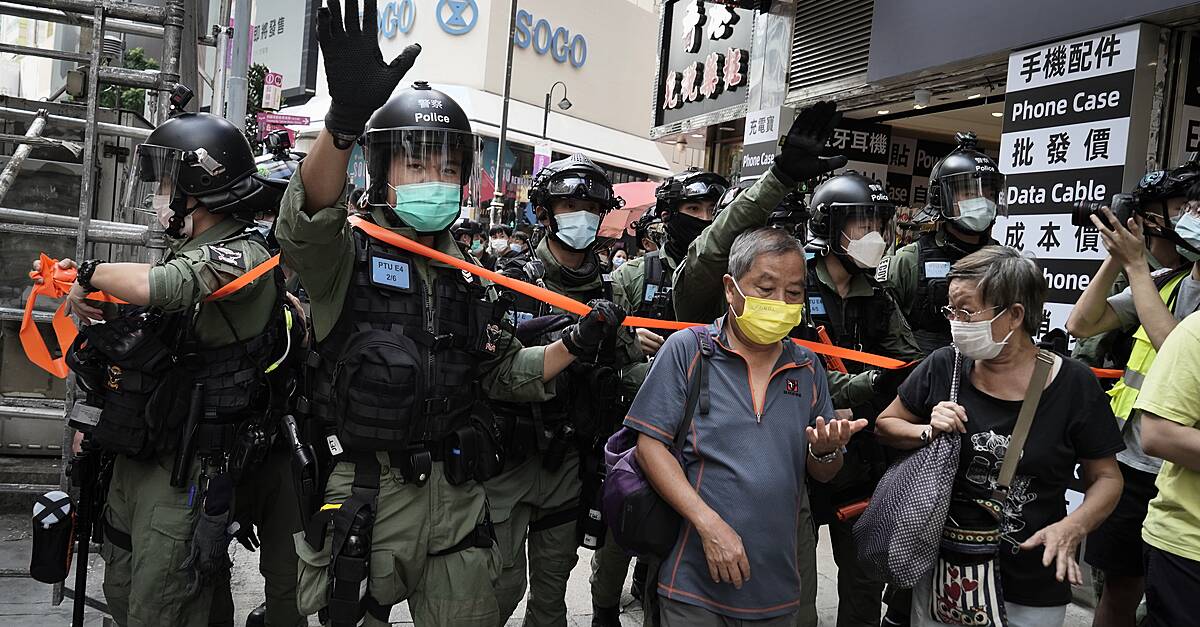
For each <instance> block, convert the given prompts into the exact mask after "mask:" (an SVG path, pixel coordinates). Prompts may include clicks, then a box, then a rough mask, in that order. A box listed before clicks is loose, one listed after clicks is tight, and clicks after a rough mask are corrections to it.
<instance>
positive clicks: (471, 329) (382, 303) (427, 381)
mask: <svg viewBox="0 0 1200 627" xmlns="http://www.w3.org/2000/svg"><path fill="white" fill-rule="evenodd" d="M354 242H355V264H354V271H353V275H352V278H351V283H350V286H349V288H348V289H347V292H346V300H345V304H344V305H343V307H342V313H341V315H340V316H339V318H338V321H337V324H336V325H335V326H334V328H333V329H332V330H331V331H330V333H329V335H328V337H326V338H325V339H324V340H322V341H321V342H320V343H319V344H318V345H317V347H316V350H315V352H314V353H313V354H312V356H311V358H310V360H309V367H310V369H311V370H312V372H310V373H309V374H310V376H309V377H308V380H309V381H310V383H311V385H310V387H311V400H312V413H313V414H314V415H315V416H316V417H317V418H318V419H319V420H320V421H321V422H322V424H324V425H325V428H326V429H327V430H331V431H332V432H333V433H336V435H337V437H338V440H339V441H340V443H341V444H342V445H343V446H345V448H346V449H347V450H350V451H357V452H368V451H389V452H400V451H405V450H413V449H420V450H425V451H428V452H429V453H430V454H431V455H432V459H433V461H438V460H439V459H441V457H440V455H441V454H442V450H441V445H442V444H443V443H444V442H445V441H446V440H447V439H448V436H450V435H451V434H452V433H453V432H455V430H457V429H460V428H462V427H464V426H466V425H468V424H469V423H470V419H471V416H472V408H473V407H474V406H475V400H476V399H475V394H474V391H475V390H476V389H477V387H478V381H479V377H480V363H481V362H483V361H484V360H485V359H487V358H489V357H493V356H494V355H495V354H496V352H497V350H496V347H495V342H496V341H497V339H498V335H499V327H498V326H497V325H496V324H495V321H493V319H492V312H493V305H492V303H490V302H488V300H487V294H486V290H485V288H484V287H483V286H482V285H481V284H480V283H479V282H478V280H475V279H472V280H467V278H465V277H464V276H463V273H462V272H459V271H458V270H453V269H448V268H440V267H431V268H430V270H431V274H432V276H433V284H432V285H431V286H427V285H425V284H424V282H423V281H422V279H421V277H420V274H419V273H418V272H417V271H416V270H415V268H414V267H413V263H414V260H413V257H412V256H411V255H409V254H408V253H406V252H403V251H401V250H399V249H396V248H393V247H391V246H388V245H387V244H384V243H382V242H378V241H375V240H372V239H370V238H369V237H367V236H366V235H365V234H364V233H362V232H361V231H358V230H355V231H354Z"/></svg>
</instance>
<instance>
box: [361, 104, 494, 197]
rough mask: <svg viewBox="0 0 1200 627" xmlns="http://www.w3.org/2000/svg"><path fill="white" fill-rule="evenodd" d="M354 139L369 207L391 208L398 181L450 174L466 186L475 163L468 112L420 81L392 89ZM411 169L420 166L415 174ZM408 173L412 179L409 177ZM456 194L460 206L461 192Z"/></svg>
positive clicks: (474, 140)
mask: <svg viewBox="0 0 1200 627" xmlns="http://www.w3.org/2000/svg"><path fill="white" fill-rule="evenodd" d="M359 141H360V142H361V143H362V145H363V156H364V157H365V158H366V161H367V179H368V183H367V194H366V198H367V204H368V205H374V206H383V207H392V208H394V205H395V196H394V194H393V193H392V187H393V186H395V185H398V184H400V183H399V181H400V180H408V182H412V183H425V182H438V181H439V180H441V181H442V182H445V179H446V178H453V180H454V181H456V182H457V183H458V184H459V185H460V186H462V187H465V186H466V184H467V182H468V181H469V180H470V178H471V173H472V168H473V166H474V165H475V164H476V163H477V162H478V159H477V156H478V152H479V139H478V137H477V136H476V135H475V133H474V132H473V131H472V130H471V121H470V120H469V119H468V118H467V114H466V113H465V112H464V111H463V109H462V107H461V106H459V104H458V103H457V102H455V101H454V99H453V98H451V97H450V96H447V95H446V94H444V93H442V92H441V91H438V90H436V89H433V88H432V87H430V86H429V83H427V82H425V81H417V82H415V83H413V85H412V87H410V88H407V89H403V90H401V91H399V92H396V93H395V94H393V95H392V97H391V98H390V99H388V101H387V102H386V103H384V104H383V106H382V107H379V108H378V109H376V110H375V113H374V114H372V115H371V118H370V119H369V120H367V127H366V131H365V132H364V133H363V136H362V138H361V139H360V140H359ZM398 157H405V159H406V161H405V162H401V161H399V160H398ZM413 168H419V169H420V171H419V173H417V172H415V171H413V170H412V169H413ZM399 176H404V177H405V179H400V178H399ZM410 176H415V178H414V179H412V180H409V179H408V177H410ZM459 194H460V198H459V204H460V205H461V204H462V202H461V201H462V199H461V194H462V191H461V190H460V192H459Z"/></svg>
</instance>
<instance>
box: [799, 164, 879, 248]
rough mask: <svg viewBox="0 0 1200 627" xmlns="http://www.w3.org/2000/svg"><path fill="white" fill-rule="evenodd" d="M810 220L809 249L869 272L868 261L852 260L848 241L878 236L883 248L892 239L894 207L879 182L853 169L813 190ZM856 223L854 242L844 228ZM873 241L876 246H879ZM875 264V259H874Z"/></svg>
mask: <svg viewBox="0 0 1200 627" xmlns="http://www.w3.org/2000/svg"><path fill="white" fill-rule="evenodd" d="M809 211H810V212H811V214H812V217H811V218H810V219H809V222H808V230H809V232H810V233H811V234H812V241H811V242H809V245H808V248H809V249H810V250H814V251H817V252H820V253H822V254H830V253H832V254H834V255H837V256H839V257H842V258H843V259H844V260H848V261H854V262H855V263H847V264H844V265H845V266H846V268H847V269H848V270H856V269H859V270H869V269H872V268H873V266H872V265H871V263H870V262H869V261H864V260H861V259H854V258H852V257H851V255H850V251H849V250H848V249H847V245H848V244H849V243H850V242H851V241H855V240H859V239H862V238H863V237H865V236H867V235H869V234H870V233H872V232H875V233H878V234H879V236H880V238H882V241H883V243H884V244H885V247H886V245H887V244H890V243H891V242H892V241H893V240H894V237H893V233H892V229H893V228H894V223H893V220H892V219H893V218H894V217H895V215H896V205H895V204H893V203H892V199H891V198H889V197H888V194H887V190H886V189H885V188H884V186H883V185H882V184H880V183H879V182H877V181H875V180H873V179H870V178H867V177H866V176H863V175H861V174H859V173H857V172H854V171H852V170H847V171H846V172H845V173H844V174H840V175H838V176H834V177H831V178H829V179H828V180H826V181H825V182H824V183H821V184H820V185H818V186H817V188H816V189H815V190H813V194H812V199H811V200H810V201H809ZM851 222H855V223H856V224H855V225H856V226H857V227H858V229H859V233H858V234H857V236H856V237H854V238H853V240H852V239H851V238H850V237H849V236H847V235H846V233H845V230H846V228H847V225H848V224H849V223H851ZM878 241H879V240H876V246H878ZM873 261H874V262H875V263H878V260H877V259H875V260H873Z"/></svg>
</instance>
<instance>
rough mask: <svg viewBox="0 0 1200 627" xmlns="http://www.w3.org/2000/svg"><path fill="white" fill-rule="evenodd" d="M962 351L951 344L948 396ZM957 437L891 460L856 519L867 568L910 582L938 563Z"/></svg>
mask: <svg viewBox="0 0 1200 627" xmlns="http://www.w3.org/2000/svg"><path fill="white" fill-rule="evenodd" d="M961 364H962V356H961V355H960V354H959V352H958V349H957V348H956V349H954V374H953V377H952V378H951V380H950V401H951V402H955V403H957V402H958V383H959V376H960V367H961ZM960 441H961V438H960V437H958V434H953V435H952V436H950V437H945V436H944V435H942V436H938V437H936V438H934V440H933V441H932V442H930V443H929V444H927V445H925V446H923V447H921V448H919V449H917V450H915V451H913V452H912V453H911V454H910V455H909V456H907V457H905V458H903V459H901V460H900V461H898V462H896V463H895V464H892V466H891V467H890V468H888V469H887V471H886V472H885V473H884V474H883V478H882V479H880V480H879V485H878V486H876V488H875V493H874V494H873V495H871V502H870V504H869V505H867V509H866V511H864V512H863V514H862V516H860V517H859V519H858V522H856V523H855V524H854V543H855V545H856V546H857V547H858V559H859V561H860V562H861V563H863V565H864V568H863V570H864V571H865V572H873V573H877V575H876V576H877V577H878V579H879V580H881V581H883V582H885V583H889V584H892V585H895V586H899V587H901V588H912V587H913V586H914V585H916V583H917V582H918V581H919V580H920V579H921V577H924V576H925V575H927V574H929V572H930V571H931V570H933V567H934V564H936V563H937V557H938V546H939V544H940V543H941V539H942V527H943V526H945V524H946V514H947V512H948V511H949V509H950V496H951V491H952V490H953V488H954V475H955V473H957V472H958V455H959V446H960Z"/></svg>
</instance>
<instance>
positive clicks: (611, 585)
mask: <svg viewBox="0 0 1200 627" xmlns="http://www.w3.org/2000/svg"><path fill="white" fill-rule="evenodd" d="M632 559H633V558H631V557H630V556H629V554H628V553H626V552H625V549H622V548H621V545H619V544H617V541H616V540H614V539H613V536H612V532H611V531H610V532H608V534H607V536H606V537H605V538H604V546H602V547H600V550H599V551H596V552H595V553H593V554H592V577H591V579H590V580H589V581H590V583H591V584H592V605H594V606H596V607H602V608H617V607H620V606H621V593H622V592H624V591H625V577H626V575H627V574H628V573H629V562H630V560H632Z"/></svg>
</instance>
